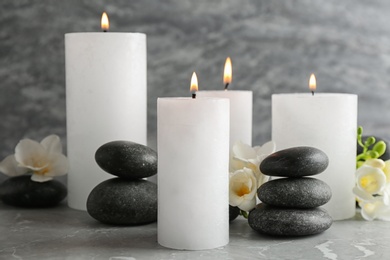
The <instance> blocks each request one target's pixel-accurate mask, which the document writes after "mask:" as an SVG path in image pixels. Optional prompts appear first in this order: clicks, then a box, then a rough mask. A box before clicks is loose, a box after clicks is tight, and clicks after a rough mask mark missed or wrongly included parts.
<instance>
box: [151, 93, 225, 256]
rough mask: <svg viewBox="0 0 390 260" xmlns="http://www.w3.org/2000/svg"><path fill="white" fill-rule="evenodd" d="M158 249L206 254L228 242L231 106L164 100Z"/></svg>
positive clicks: (160, 104)
mask: <svg viewBox="0 0 390 260" xmlns="http://www.w3.org/2000/svg"><path fill="white" fill-rule="evenodd" d="M157 105H158V110H157V111H158V120H157V121H158V123H157V127H158V156H159V158H158V175H159V176H158V243H159V244H160V245H162V246H164V247H169V248H174V249H186V250H203V249H211V248H216V247H220V246H224V245H226V244H228V242H229V213H228V211H229V209H228V205H229V195H228V186H229V174H228V172H229V168H228V165H229V100H228V99H221V98H198V97H197V98H196V99H191V98H159V99H158V102H157Z"/></svg>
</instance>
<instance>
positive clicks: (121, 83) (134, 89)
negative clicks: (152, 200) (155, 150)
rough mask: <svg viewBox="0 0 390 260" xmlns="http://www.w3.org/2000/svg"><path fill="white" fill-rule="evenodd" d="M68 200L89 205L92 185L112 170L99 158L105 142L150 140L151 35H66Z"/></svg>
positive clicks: (77, 205) (73, 205)
mask: <svg viewBox="0 0 390 260" xmlns="http://www.w3.org/2000/svg"><path fill="white" fill-rule="evenodd" d="M65 61H66V113H67V141H68V146H67V148H68V158H69V163H70V169H69V174H68V191H69V192H68V204H69V206H70V207H71V208H75V209H80V210H85V209H86V200H87V197H88V195H89V193H90V192H91V190H92V189H93V188H94V187H95V186H96V185H97V184H99V183H100V182H102V181H104V180H106V179H108V178H111V177H112V176H111V175H109V174H108V173H106V172H104V171H103V170H101V169H100V168H99V167H98V166H97V164H96V162H95V159H94V155H95V152H96V150H97V149H98V148H99V147H100V146H101V145H103V144H104V143H106V142H109V141H114V140H129V141H134V142H137V143H141V144H146V35H145V34H140V33H69V34H66V35H65Z"/></svg>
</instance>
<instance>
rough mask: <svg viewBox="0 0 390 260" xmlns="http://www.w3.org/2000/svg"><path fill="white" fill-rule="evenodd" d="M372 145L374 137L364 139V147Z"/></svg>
mask: <svg viewBox="0 0 390 260" xmlns="http://www.w3.org/2000/svg"><path fill="white" fill-rule="evenodd" d="M374 143H375V137H373V136H370V137H368V138H367V139H366V141H365V142H364V145H365V146H367V147H368V146H370V145H373V144H374Z"/></svg>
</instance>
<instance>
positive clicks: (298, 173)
mask: <svg viewBox="0 0 390 260" xmlns="http://www.w3.org/2000/svg"><path fill="white" fill-rule="evenodd" d="M328 164H329V159H328V156H327V155H326V154H325V153H324V152H323V151H321V150H319V149H317V148H314V147H308V146H301V147H293V148H289V149H285V150H280V151H278V152H275V153H273V154H271V155H269V156H267V157H266V158H265V159H264V160H263V161H262V162H261V164H260V171H261V172H262V173H264V174H266V175H269V176H281V177H302V176H310V175H316V174H319V173H321V172H323V171H324V170H325V169H326V167H328Z"/></svg>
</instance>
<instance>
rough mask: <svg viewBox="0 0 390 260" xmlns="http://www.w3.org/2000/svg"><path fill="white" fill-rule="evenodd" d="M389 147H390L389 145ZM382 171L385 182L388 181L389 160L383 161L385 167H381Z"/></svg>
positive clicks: (389, 175)
mask: <svg viewBox="0 0 390 260" xmlns="http://www.w3.org/2000/svg"><path fill="white" fill-rule="evenodd" d="M389 149H390V147H389ZM382 170H383V172H384V174H385V175H386V181H387V183H389V182H390V160H387V161H385V167H383V169H382Z"/></svg>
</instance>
